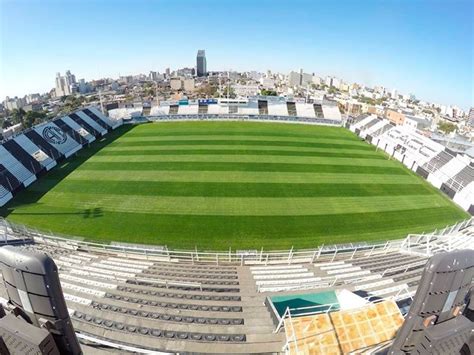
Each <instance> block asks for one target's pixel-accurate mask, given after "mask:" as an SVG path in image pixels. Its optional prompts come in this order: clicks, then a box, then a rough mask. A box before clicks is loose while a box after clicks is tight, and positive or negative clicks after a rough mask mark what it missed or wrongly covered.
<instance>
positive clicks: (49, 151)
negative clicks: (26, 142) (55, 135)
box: [25, 130, 64, 161]
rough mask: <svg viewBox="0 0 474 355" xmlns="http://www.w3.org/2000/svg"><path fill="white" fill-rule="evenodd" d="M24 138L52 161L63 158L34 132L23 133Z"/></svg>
mask: <svg viewBox="0 0 474 355" xmlns="http://www.w3.org/2000/svg"><path fill="white" fill-rule="evenodd" d="M25 136H26V137H28V138H29V139H30V140H31V141H32V142H33V143H34V144H35V145H37V146H38V147H39V148H41V150H42V151H43V152H45V153H46V154H48V156H50V157H51V158H52V159H54V160H56V161H58V160H60V159H61V158H63V157H64V155H63V154H61V152H60V151H59V150H57V149H56V148H55V147H53V145H52V144H50V143H49V142H47V141H46V140H45V139H44V138H43V137H42V136H41V135H40V134H38V132H36V131H35V130H31V131H28V132H25Z"/></svg>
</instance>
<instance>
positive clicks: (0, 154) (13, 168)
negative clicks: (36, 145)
mask: <svg viewBox="0 0 474 355" xmlns="http://www.w3.org/2000/svg"><path fill="white" fill-rule="evenodd" d="M0 164H1V165H2V166H3V170H4V171H6V170H8V171H9V172H10V173H11V174H12V175H14V176H15V178H16V179H17V180H18V181H19V182H20V183H21V184H23V185H24V186H25V187H26V186H28V185H30V184H31V183H32V182H33V181H35V180H36V175H35V174H33V173H32V172H31V171H30V170H28V169H27V168H26V167H25V166H24V165H23V164H22V163H21V162H20V161H19V160H18V159H17V158H15V157H14V156H13V155H12V154H11V153H10V152H9V151H8V150H7V149H6V148H5V147H4V146H0ZM31 169H32V170H33V168H31ZM9 179H11V177H9Z"/></svg>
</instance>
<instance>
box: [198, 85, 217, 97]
mask: <svg viewBox="0 0 474 355" xmlns="http://www.w3.org/2000/svg"><path fill="white" fill-rule="evenodd" d="M216 93H217V87H216V86H213V85H209V84H203V85H201V86H200V87H199V88H198V89H197V92H196V94H197V95H198V96H199V97H207V98H209V97H216Z"/></svg>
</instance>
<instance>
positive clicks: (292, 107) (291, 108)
mask: <svg viewBox="0 0 474 355" xmlns="http://www.w3.org/2000/svg"><path fill="white" fill-rule="evenodd" d="M286 109H287V111H288V116H297V113H296V104H295V103H294V102H287V103H286ZM316 117H318V116H316Z"/></svg>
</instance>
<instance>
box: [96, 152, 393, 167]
mask: <svg viewBox="0 0 474 355" xmlns="http://www.w3.org/2000/svg"><path fill="white" fill-rule="evenodd" d="M89 162H94V163H96V162H105V163H109V162H110V163H142V162H145V163H147V162H152V163H154V162H156V163H162V162H164V163H167V162H176V163H182V162H183V163H193V162H199V163H201V162H202V163H244V164H246V163H260V162H262V163H271V164H306V165H307V164H312V165H328V164H331V165H345V166H350V165H360V166H387V167H389V166H390V167H397V168H399V165H398V164H397V163H396V162H395V161H393V160H387V159H371V158H363V159H360V158H340V157H339V158H335V157H302V156H280V155H270V154H265V155H235V156H229V155H220V154H213V155H206V154H196V155H193V154H190V155H186V154H181V155H123V156H122V155H115V156H99V155H96V156H94V157H93V158H91V159H90V160H89Z"/></svg>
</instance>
